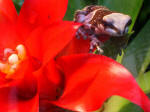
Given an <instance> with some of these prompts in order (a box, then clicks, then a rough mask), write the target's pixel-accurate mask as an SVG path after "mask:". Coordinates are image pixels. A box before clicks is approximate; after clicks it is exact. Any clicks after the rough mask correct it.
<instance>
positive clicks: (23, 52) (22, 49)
mask: <svg viewBox="0 0 150 112" xmlns="http://www.w3.org/2000/svg"><path fill="white" fill-rule="evenodd" d="M16 50H17V52H18V57H19V59H21V60H24V59H25V57H26V50H25V47H24V46H23V45H21V44H20V45H18V46H17V47H16Z"/></svg>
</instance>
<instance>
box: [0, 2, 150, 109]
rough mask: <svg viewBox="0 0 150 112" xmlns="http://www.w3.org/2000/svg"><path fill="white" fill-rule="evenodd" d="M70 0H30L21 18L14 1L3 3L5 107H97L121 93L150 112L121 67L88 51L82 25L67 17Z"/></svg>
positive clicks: (1, 84) (0, 99)
mask: <svg viewBox="0 0 150 112" xmlns="http://www.w3.org/2000/svg"><path fill="white" fill-rule="evenodd" d="M67 2H68V0H25V3H24V5H23V6H22V9H21V12H20V14H19V16H17V13H16V10H15V8H14V6H13V3H12V1H11V0H1V1H0V24H1V25H0V60H1V61H0V105H1V108H0V111H2V112H7V111H21V112H23V111H25V112H30V111H31V112H36V111H38V110H37V109H38V108H40V110H41V111H50V112H54V111H57V110H53V109H54V108H53V105H57V106H61V107H63V108H67V109H71V110H74V111H93V110H96V109H98V108H100V106H101V105H102V103H103V102H104V101H105V100H106V99H107V98H109V97H110V96H112V95H120V96H123V97H125V98H127V99H129V100H130V101H132V102H133V103H135V104H138V105H139V106H141V107H142V108H143V109H144V110H145V112H150V107H149V105H150V101H149V99H148V98H147V96H146V95H145V94H144V93H143V91H142V90H141V89H140V88H139V86H138V85H137V83H136V81H135V80H134V78H133V77H132V75H131V74H130V73H129V72H128V71H127V70H126V69H125V68H124V67H123V66H122V65H120V64H118V63H117V62H115V61H114V60H112V59H109V58H107V57H104V56H100V55H92V54H87V53H86V52H87V50H88V46H86V45H89V41H88V40H86V41H83V40H77V39H76V38H74V33H75V31H76V28H77V27H78V25H77V24H74V23H73V22H68V21H62V18H63V16H64V14H65V11H66V8H67ZM80 45H81V46H80ZM78 46H80V49H79V48H78ZM81 52H82V53H83V52H84V53H86V54H78V55H77V54H76V55H75V54H74V53H81ZM68 54H74V55H68ZM62 55H68V56H62ZM36 79H38V80H36ZM37 85H38V86H37ZM38 100H39V102H38ZM38 103H40V104H38ZM39 106H40V107H39Z"/></svg>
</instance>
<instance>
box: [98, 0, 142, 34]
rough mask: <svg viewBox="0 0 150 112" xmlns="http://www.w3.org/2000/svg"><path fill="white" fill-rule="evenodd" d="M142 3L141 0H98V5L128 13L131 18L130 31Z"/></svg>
mask: <svg viewBox="0 0 150 112" xmlns="http://www.w3.org/2000/svg"><path fill="white" fill-rule="evenodd" d="M142 3H143V0H98V4H99V5H103V6H106V7H108V8H109V9H111V10H114V11H117V12H121V13H125V14H128V15H130V16H131V18H132V24H131V27H130V31H131V29H132V28H133V25H134V23H135V20H136V18H137V16H138V13H139V11H140V9H141V6H142Z"/></svg>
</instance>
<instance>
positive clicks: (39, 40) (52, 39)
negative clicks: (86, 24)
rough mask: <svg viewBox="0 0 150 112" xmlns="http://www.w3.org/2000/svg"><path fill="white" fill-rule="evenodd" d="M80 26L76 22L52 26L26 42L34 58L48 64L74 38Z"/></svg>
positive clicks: (36, 32)
mask: <svg viewBox="0 0 150 112" xmlns="http://www.w3.org/2000/svg"><path fill="white" fill-rule="evenodd" d="M78 26H79V25H78V24H76V23H74V22H69V21H63V22H60V23H57V24H53V25H50V26H49V27H48V28H46V29H43V30H42V31H43V32H42V31H41V32H40V30H37V31H35V32H33V33H32V34H31V36H29V38H28V40H27V41H26V46H27V47H28V49H29V51H30V53H31V55H32V56H34V57H36V58H37V59H40V60H41V58H42V57H43V63H44V64H45V63H47V62H48V61H49V60H50V59H52V58H54V57H55V56H56V55H57V54H58V53H59V52H60V51H61V50H62V49H63V48H64V47H65V46H66V45H67V44H68V43H69V42H70V41H71V40H72V39H73V37H74V35H75V32H76V30H77V27H78Z"/></svg>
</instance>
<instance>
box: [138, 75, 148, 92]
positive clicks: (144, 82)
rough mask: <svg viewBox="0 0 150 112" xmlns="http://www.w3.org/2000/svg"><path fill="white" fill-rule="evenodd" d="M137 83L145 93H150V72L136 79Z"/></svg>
mask: <svg viewBox="0 0 150 112" xmlns="http://www.w3.org/2000/svg"><path fill="white" fill-rule="evenodd" d="M137 82H138V84H139V85H140V87H141V88H142V90H143V91H144V92H145V93H150V72H147V73H144V74H143V75H140V76H139V77H137Z"/></svg>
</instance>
